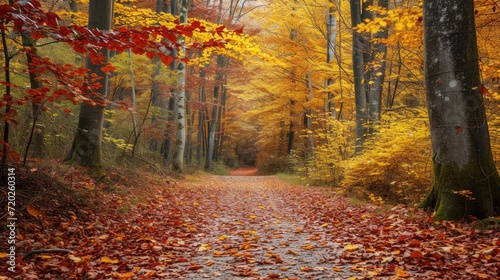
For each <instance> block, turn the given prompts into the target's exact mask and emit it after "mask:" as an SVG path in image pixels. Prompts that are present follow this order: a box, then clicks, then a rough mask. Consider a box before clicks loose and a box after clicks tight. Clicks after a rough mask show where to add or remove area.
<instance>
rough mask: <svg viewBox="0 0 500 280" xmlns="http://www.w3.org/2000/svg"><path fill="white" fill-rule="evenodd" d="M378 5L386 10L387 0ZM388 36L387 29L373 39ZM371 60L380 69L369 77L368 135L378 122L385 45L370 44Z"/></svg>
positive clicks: (384, 64) (384, 63) (383, 73)
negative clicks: (369, 126)
mask: <svg viewBox="0 0 500 280" xmlns="http://www.w3.org/2000/svg"><path fill="white" fill-rule="evenodd" d="M378 5H379V6H380V7H384V8H386V9H387V8H388V6H389V3H388V0H379V3H378ZM387 36H388V31H387V28H384V29H383V30H381V31H379V32H377V33H375V35H374V36H373V38H374V39H386V38H387ZM371 51H372V59H371V61H370V63H371V64H372V65H375V64H379V65H380V67H378V68H374V69H373V75H372V76H371V79H370V82H371V85H370V87H369V105H368V109H369V122H370V124H371V125H372V126H371V129H370V134H372V133H373V132H374V127H373V126H374V125H378V124H379V122H380V113H381V110H382V89H383V87H382V86H383V84H384V80H385V70H386V65H387V63H386V59H387V46H386V45H385V43H381V42H375V43H372V50H371Z"/></svg>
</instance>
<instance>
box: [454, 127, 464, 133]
mask: <svg viewBox="0 0 500 280" xmlns="http://www.w3.org/2000/svg"><path fill="white" fill-rule="evenodd" d="M455 129H456V130H457V132H456V133H455V135H458V134H460V133H462V132H463V131H464V127H463V126H455Z"/></svg>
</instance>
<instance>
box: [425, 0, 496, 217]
mask: <svg viewBox="0 0 500 280" xmlns="http://www.w3.org/2000/svg"><path fill="white" fill-rule="evenodd" d="M424 31H425V49H426V52H425V70H426V72H425V73H426V74H425V78H426V87H427V102H428V110H429V120H430V125H431V140H432V151H433V156H432V161H433V166H434V184H433V186H432V190H431V191H430V193H429V194H428V196H427V198H426V199H425V200H424V201H423V202H422V203H421V204H420V207H423V208H427V209H433V210H434V211H435V215H434V216H435V218H436V219H437V220H459V219H462V218H465V217H467V216H468V215H472V216H475V217H478V218H480V219H482V218H486V217H490V216H493V215H494V214H495V211H496V210H498V207H499V206H500V178H499V175H498V172H497V170H496V169H495V165H494V162H493V158H492V154H491V148H490V140H489V133H488V126H487V122H486V115H485V108H484V103H483V98H482V95H481V87H482V85H481V84H480V79H479V67H478V53H477V43H476V31H475V24H474V3H473V0H464V1H454V0H441V1H431V0H424Z"/></svg>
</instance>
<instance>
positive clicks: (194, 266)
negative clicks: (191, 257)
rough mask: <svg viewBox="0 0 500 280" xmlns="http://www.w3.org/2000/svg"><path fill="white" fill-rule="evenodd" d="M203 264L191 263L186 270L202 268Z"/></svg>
mask: <svg viewBox="0 0 500 280" xmlns="http://www.w3.org/2000/svg"><path fill="white" fill-rule="evenodd" d="M202 268H203V266H202V265H199V264H193V265H191V266H189V267H188V270H198V269H202Z"/></svg>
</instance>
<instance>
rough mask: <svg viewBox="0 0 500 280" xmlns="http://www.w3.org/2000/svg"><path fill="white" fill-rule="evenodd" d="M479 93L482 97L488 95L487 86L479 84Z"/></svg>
mask: <svg viewBox="0 0 500 280" xmlns="http://www.w3.org/2000/svg"><path fill="white" fill-rule="evenodd" d="M479 93H481V94H482V95H487V94H488V89H487V88H486V87H485V86H483V85H482V84H479Z"/></svg>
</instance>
